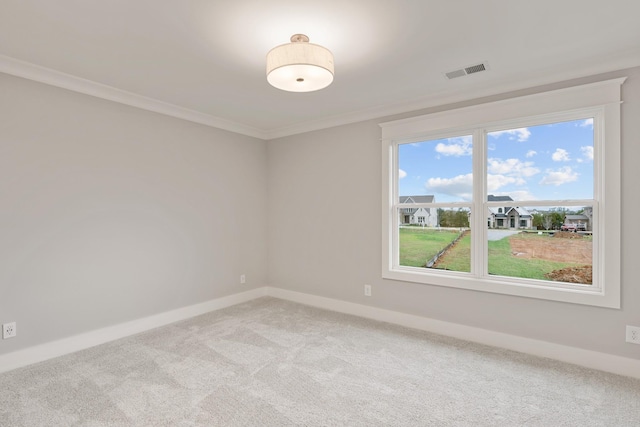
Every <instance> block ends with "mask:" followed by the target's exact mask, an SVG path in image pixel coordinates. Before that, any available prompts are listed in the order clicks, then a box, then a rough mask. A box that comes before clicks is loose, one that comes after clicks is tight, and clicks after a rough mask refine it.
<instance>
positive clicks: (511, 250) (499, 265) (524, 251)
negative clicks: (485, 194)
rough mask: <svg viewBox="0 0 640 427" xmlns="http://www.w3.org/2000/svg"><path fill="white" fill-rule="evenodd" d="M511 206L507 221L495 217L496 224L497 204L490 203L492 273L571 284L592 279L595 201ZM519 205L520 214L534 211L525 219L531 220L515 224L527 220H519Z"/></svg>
mask: <svg viewBox="0 0 640 427" xmlns="http://www.w3.org/2000/svg"><path fill="white" fill-rule="evenodd" d="M506 209H508V211H507V214H506V215H507V216H506V217H505V218H502V220H503V222H502V223H499V222H498V219H497V218H495V220H494V222H493V224H494V225H493V226H492V216H493V211H497V208H496V209H493V208H492V209H490V213H489V219H488V223H489V230H488V231H487V233H488V243H487V245H488V254H489V255H488V256H489V259H488V261H489V274H494V275H500V276H508V277H521V278H528V279H539V280H552V281H557V282H564V283H572V284H584V285H590V284H591V283H592V265H593V264H592V262H593V234H592V233H593V224H592V219H593V216H592V209H591V207H585V208H571V209H568V208H563V207H552V208H540V207H529V208H527V207H525V208H506ZM516 209H518V210H519V212H520V214H522V213H523V212H524V213H526V214H527V215H529V217H528V218H527V219H526V220H525V223H526V224H525V225H527V226H525V227H521V226H518V227H513V226H512V225H513V224H519V225H522V224H523V223H522V222H521V221H523V220H519V219H515V220H514V215H515V214H517V212H516ZM504 210H505V209H503V211H504ZM516 218H517V217H516ZM529 218H530V219H529ZM501 224H502V225H501Z"/></svg>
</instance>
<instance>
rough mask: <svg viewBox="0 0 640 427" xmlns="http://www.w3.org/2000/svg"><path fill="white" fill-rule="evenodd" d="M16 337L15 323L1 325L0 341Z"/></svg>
mask: <svg viewBox="0 0 640 427" xmlns="http://www.w3.org/2000/svg"><path fill="white" fill-rule="evenodd" d="M15 336H16V322H10V323H5V324H3V325H2V339H3V340H6V339H7V338H13V337H15Z"/></svg>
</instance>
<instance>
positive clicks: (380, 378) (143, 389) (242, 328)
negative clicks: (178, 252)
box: [0, 298, 640, 427]
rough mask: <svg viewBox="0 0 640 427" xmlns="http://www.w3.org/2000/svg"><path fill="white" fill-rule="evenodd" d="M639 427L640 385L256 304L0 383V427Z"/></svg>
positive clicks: (288, 306) (14, 374)
mask: <svg viewBox="0 0 640 427" xmlns="http://www.w3.org/2000/svg"><path fill="white" fill-rule="evenodd" d="M130 425H131V426H192V425H202V426H242V425H248V426H290V425H304V426H379V425H384V426H544V427H551V426H581V427H583V426H606V427H614V426H615V427H618V426H635V427H637V426H640V381H638V380H634V379H631V378H626V377H621V376H616V375H612V374H606V373H603V372H599V371H593V370H589V369H584V368H580V367H577V366H574V365H569V364H565V363H561V362H556V361H552V360H548V359H542V358H537V357H532V356H528V355H524V354H520V353H515V352H511V351H506V350H501V349H496V348H492V347H487V346H482V345H477V344H473V343H469V342H465V341H459V340H455V339H451V338H446V337H442V336H438V335H433V334H429V333H425V332H421V331H416V330H411V329H405V328H402V327H397V326H393V325H389V324H385V323H378V322H373V321H370V320H365V319H360V318H357V317H352V316H347V315H342V314H337V313H333V312H329V311H324V310H319V309H315V308H311V307H307V306H303V305H299V304H294V303H290V302H286V301H282V300H278V299H274V298H260V299H257V300H254V301H251V302H248V303H244V304H240V305H237V306H234V307H230V308H227V309H224V310H220V311H216V312H213V313H209V314H206V315H203V316H199V317H196V318H193V319H190V320H187V321H183V322H180V323H176V324H173V325H169V326H166V327H163V328H159V329H155V330H153V331H150V332H146V333H143V334H139V335H136V336H133V337H129V338H126V339H122V340H118V341H114V342H112V343H108V344H105V345H101V346H98V347H94V348H91V349H89V350H85V351H81V352H78V353H75V354H72V355H68V356H64V357H60V358H57V359H53V360H50V361H47V362H43V363H39V364H36V365H32V366H29V367H26V368H22V369H17V370H14V371H11V372H7V373H5V374H1V375H0V426H3V427H5V426H6V427H9V426H11V427H13V426H28V427H32V426H130Z"/></svg>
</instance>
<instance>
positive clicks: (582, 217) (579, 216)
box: [564, 215, 589, 221]
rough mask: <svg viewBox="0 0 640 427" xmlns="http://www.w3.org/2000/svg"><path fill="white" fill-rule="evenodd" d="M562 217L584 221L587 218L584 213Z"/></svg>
mask: <svg viewBox="0 0 640 427" xmlns="http://www.w3.org/2000/svg"><path fill="white" fill-rule="evenodd" d="M564 218H565V219H568V220H574V221H577V220H585V221H586V220H587V219H589V218H588V217H587V216H586V215H565V216H564Z"/></svg>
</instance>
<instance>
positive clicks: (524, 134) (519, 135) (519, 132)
mask: <svg viewBox="0 0 640 427" xmlns="http://www.w3.org/2000/svg"><path fill="white" fill-rule="evenodd" d="M502 135H509V139H510V140H514V139H517V140H518V141H519V142H524V141H526V140H527V139H529V137H530V136H531V131H529V129H527V128H518V129H509V130H498V131H495V132H491V133H489V136H491V137H493V138H500V137H501V136H502Z"/></svg>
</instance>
